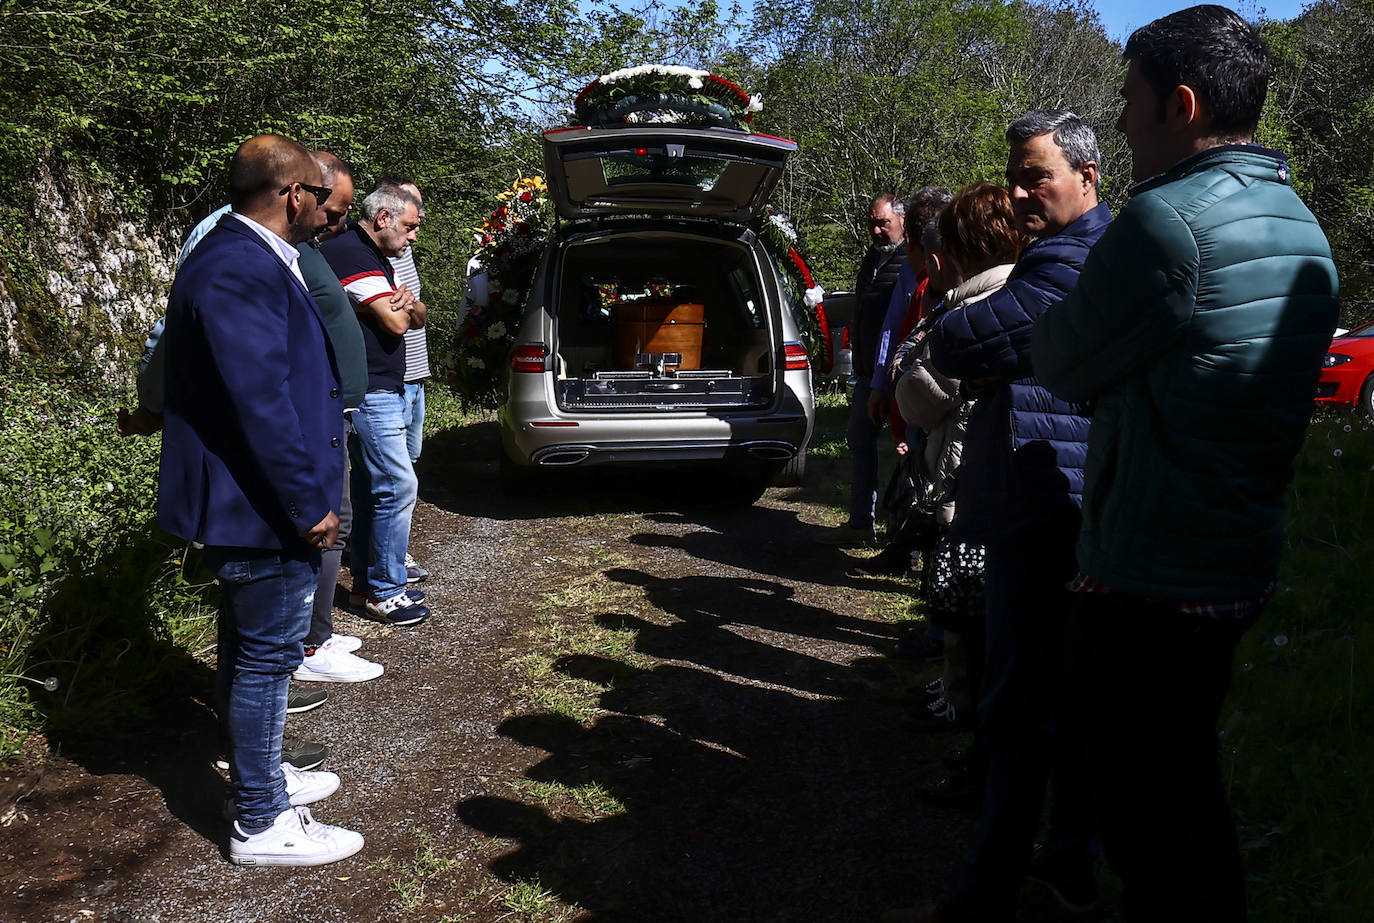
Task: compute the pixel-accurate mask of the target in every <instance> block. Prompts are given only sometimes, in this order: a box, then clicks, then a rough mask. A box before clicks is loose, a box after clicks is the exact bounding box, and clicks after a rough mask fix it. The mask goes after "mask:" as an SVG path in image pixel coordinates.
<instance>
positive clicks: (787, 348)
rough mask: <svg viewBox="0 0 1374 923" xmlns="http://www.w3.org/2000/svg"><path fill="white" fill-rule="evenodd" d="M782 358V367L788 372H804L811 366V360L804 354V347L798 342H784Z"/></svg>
mask: <svg viewBox="0 0 1374 923" xmlns="http://www.w3.org/2000/svg"><path fill="white" fill-rule="evenodd" d="M782 359H783V363H782V367H783V368H784V369H786V370H787V371H789V372H805V371H806V370H807V369H809V368H811V360H810V359H808V358H807V356H806V347H805V346H803V345H801V344H800V343H786V344H784V345H783V347H782Z"/></svg>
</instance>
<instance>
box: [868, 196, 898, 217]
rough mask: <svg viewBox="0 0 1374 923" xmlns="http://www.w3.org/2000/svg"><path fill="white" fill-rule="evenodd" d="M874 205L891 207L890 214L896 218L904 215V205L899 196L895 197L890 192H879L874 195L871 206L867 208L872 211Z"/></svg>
mask: <svg viewBox="0 0 1374 923" xmlns="http://www.w3.org/2000/svg"><path fill="white" fill-rule="evenodd" d="M876 205H891V206H892V214H894V215H896V216H897V217H898V218H900V217H902V215H904V214H906V203H905V202H903V201H902V199H901V197H900V196H895V195H893V194H892V193H890V192H880V193H878V194H877V195H875V196H874V197H873V202H872V204H870V205H869V206H868V207H869V208H870V209H872V208H873V207H874V206H876Z"/></svg>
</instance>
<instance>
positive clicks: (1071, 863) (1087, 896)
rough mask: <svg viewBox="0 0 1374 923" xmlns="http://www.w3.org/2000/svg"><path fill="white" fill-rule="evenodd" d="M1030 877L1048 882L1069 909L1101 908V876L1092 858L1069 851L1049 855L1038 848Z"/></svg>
mask: <svg viewBox="0 0 1374 923" xmlns="http://www.w3.org/2000/svg"><path fill="white" fill-rule="evenodd" d="M1026 877H1027V878H1029V879H1030V880H1031V881H1034V882H1037V883H1039V884H1042V885H1044V886H1045V887H1046V888H1048V889H1049V892H1050V894H1051V895H1053V896H1054V899H1055V900H1056V901H1058V902H1059V906H1060V907H1063V908H1064V909H1065V910H1067V911H1069V913H1088V912H1089V911H1092V910H1096V909H1097V899H1098V892H1097V878H1096V877H1095V876H1094V875H1093V863H1092V860H1091V859H1088V858H1086V857H1083V856H1079V857H1074V856H1069V855H1066V854H1060V855H1058V856H1048V855H1046V854H1045V852H1044V850H1042V849H1037V850H1036V851H1035V858H1033V859H1031V864H1030V871H1028V872H1027V873H1026Z"/></svg>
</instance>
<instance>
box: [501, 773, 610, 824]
mask: <svg viewBox="0 0 1374 923" xmlns="http://www.w3.org/2000/svg"><path fill="white" fill-rule="evenodd" d="M508 784H509V785H510V787H511V788H512V789H514V790H515V791H516V792H518V793H520V795H521V796H523V797H524V798H525V799H526V800H528V801H532V802H534V803H535V804H538V805H542V806H544V807H547V808H550V809H553V810H554V811H556V812H557V813H559V814H563V815H568V814H573V815H576V816H579V817H581V818H584V819H587V820H598V819H600V818H603V817H614V816H615V815H617V814H624V813H625V805H623V804H621V803H620V801H619V800H618V799H617V798H616V797H615V796H614V795H612V794H611V793H610V792H609V791H608V790H607V789H606V787H605V786H603V785H602V784H601V783H600V782H590V783H588V784H586V785H576V786H573V785H564V784H563V783H561V782H536V781H534V780H533V779H517V780H515V781H514V782H511V783H508ZM574 809H575V810H574Z"/></svg>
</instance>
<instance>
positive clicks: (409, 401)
mask: <svg viewBox="0 0 1374 923" xmlns="http://www.w3.org/2000/svg"><path fill="white" fill-rule="evenodd" d="M405 389H406V414H407V416H406V448H407V449H408V450H409V451H410V461H411V464H414V463H415V462H417V461H419V460H420V446H421V445H422V444H423V443H424V439H425V383H424V382H423V381H415V382H407V383H406V385H405Z"/></svg>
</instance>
